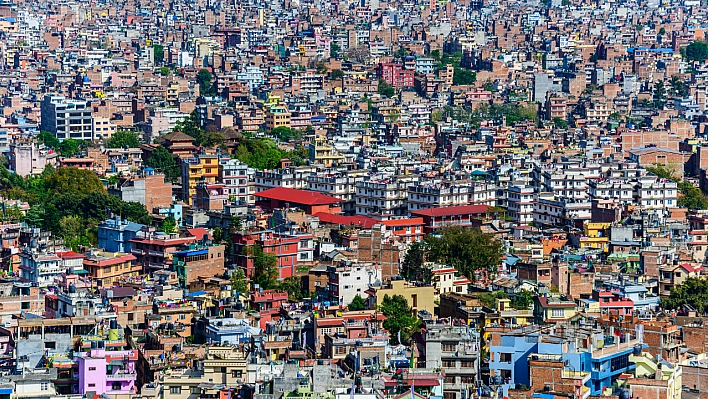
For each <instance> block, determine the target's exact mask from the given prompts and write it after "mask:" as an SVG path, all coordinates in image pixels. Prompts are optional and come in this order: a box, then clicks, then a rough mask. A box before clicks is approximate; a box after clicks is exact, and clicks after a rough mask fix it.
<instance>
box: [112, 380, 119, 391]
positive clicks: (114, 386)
mask: <svg viewBox="0 0 708 399" xmlns="http://www.w3.org/2000/svg"><path fill="white" fill-rule="evenodd" d="M120 389H121V385H120V381H113V382H112V383H111V390H112V391H120Z"/></svg>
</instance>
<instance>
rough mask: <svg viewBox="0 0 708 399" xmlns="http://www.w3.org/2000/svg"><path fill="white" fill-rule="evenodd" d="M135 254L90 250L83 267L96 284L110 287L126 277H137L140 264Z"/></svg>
mask: <svg viewBox="0 0 708 399" xmlns="http://www.w3.org/2000/svg"><path fill="white" fill-rule="evenodd" d="M135 259H136V258H135V256H133V255H132V254H126V253H123V252H103V251H93V250H92V251H91V252H90V253H89V254H88V255H87V256H86V258H85V259H84V269H86V271H87V272H88V275H89V276H90V277H91V279H92V280H93V281H94V282H95V283H96V285H98V286H102V287H112V286H113V285H115V284H118V283H119V282H120V281H121V280H122V279H124V278H127V277H138V275H139V274H140V272H141V271H142V267H140V265H135V264H133V261H135Z"/></svg>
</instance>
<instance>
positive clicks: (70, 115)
mask: <svg viewBox="0 0 708 399" xmlns="http://www.w3.org/2000/svg"><path fill="white" fill-rule="evenodd" d="M40 110H41V113H42V122H41V124H40V129H41V130H46V131H48V132H50V133H52V134H53V135H54V137H56V138H57V139H59V140H66V139H77V140H89V141H90V140H93V119H92V113H91V107H90V106H89V103H88V102H87V101H85V100H70V99H67V98H66V97H64V96H55V95H45V96H44V98H43V99H42V102H41V104H40Z"/></svg>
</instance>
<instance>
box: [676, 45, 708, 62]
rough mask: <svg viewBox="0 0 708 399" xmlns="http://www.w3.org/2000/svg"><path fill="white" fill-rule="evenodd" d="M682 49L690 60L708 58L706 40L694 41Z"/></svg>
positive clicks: (699, 60) (700, 60)
mask: <svg viewBox="0 0 708 399" xmlns="http://www.w3.org/2000/svg"><path fill="white" fill-rule="evenodd" d="M681 50H682V51H681V52H682V53H683V54H684V56H685V57H686V60H688V61H698V62H703V61H705V60H707V59H708V43H706V42H703V41H694V42H691V43H690V44H689V45H688V46H686V47H684V48H682V49H681Z"/></svg>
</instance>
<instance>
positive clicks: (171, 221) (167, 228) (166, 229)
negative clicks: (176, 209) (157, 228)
mask: <svg viewBox="0 0 708 399" xmlns="http://www.w3.org/2000/svg"><path fill="white" fill-rule="evenodd" d="M176 230H177V221H176V220H175V217H174V216H172V215H169V216H167V217H166V218H165V220H163V221H162V232H163V233H165V234H172V233H174V232H176Z"/></svg>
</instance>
